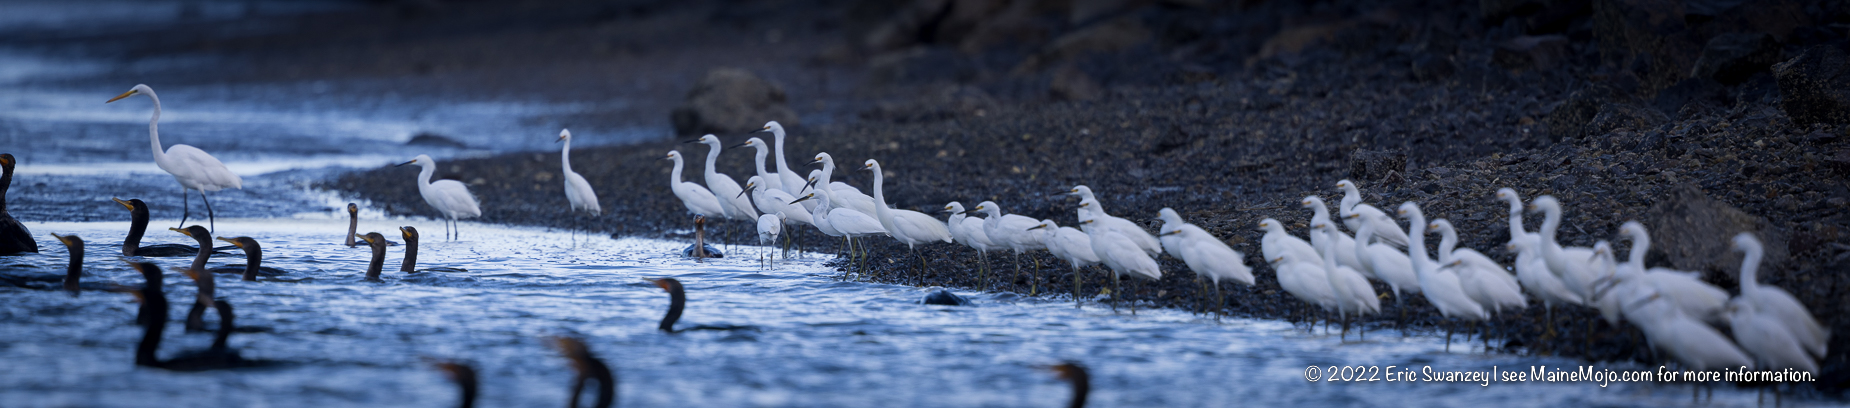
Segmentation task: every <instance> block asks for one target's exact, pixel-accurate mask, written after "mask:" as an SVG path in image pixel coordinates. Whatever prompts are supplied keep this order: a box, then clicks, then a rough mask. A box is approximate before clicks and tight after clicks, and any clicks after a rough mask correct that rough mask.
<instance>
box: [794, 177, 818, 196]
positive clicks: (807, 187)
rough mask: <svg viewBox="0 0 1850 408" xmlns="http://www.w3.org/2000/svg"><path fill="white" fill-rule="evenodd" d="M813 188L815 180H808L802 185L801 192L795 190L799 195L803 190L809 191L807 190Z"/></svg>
mask: <svg viewBox="0 0 1850 408" xmlns="http://www.w3.org/2000/svg"><path fill="white" fill-rule="evenodd" d="M815 187H816V180H815V179H810V180H809V182H808V183H803V189H801V190H797V192H798V193H801V192H803V191H805V190H809V189H811V188H815Z"/></svg>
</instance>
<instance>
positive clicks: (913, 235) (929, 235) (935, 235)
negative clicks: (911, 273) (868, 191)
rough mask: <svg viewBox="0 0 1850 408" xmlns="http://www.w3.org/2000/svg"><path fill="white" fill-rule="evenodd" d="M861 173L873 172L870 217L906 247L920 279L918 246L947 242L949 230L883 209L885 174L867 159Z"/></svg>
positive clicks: (926, 218)
mask: <svg viewBox="0 0 1850 408" xmlns="http://www.w3.org/2000/svg"><path fill="white" fill-rule="evenodd" d="M861 170H864V171H871V172H874V203H875V204H878V205H877V206H875V207H874V216H876V217H879V219H880V227H881V228H884V229H886V233H887V235H888V236H891V237H893V239H897V240H899V242H900V243H903V244H906V249H908V250H911V251H912V256H915V257H918V258H919V273H920V274H921V275H920V276H923V274H924V273H925V269H926V265H925V258H924V257H919V256H918V254H919V251H918V246H919V245H924V244H929V243H932V242H945V243H949V242H951V229H950V227H949V226H946V225H945V224H944V223H943V222H940V221H938V217H933V216H930V215H926V214H925V213H922V212H918V211H912V210H901V209H897V208H890V207H887V204H886V192H885V191H883V190H885V189H886V173H885V172H884V171H882V170H880V162H879V161H876V160H874V159H867V162H865V163H862V164H861Z"/></svg>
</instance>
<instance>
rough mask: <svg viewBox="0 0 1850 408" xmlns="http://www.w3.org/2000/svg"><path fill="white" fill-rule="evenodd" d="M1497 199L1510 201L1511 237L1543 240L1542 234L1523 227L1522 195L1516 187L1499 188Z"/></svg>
mask: <svg viewBox="0 0 1850 408" xmlns="http://www.w3.org/2000/svg"><path fill="white" fill-rule="evenodd" d="M1497 199H1498V200H1504V201H1508V202H1509V203H1510V239H1523V240H1530V241H1541V240H1542V234H1537V233H1533V232H1525V231H1524V230H1523V227H1522V196H1520V195H1517V194H1516V189H1513V188H1509V187H1504V188H1499V189H1497ZM1537 248H1540V247H1537ZM1524 283H1525V284H1526V283H1527V282H1524ZM1525 286H1526V285H1525Z"/></svg>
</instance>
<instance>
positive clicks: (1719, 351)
mask: <svg viewBox="0 0 1850 408" xmlns="http://www.w3.org/2000/svg"><path fill="white" fill-rule="evenodd" d="M1634 294H1635V296H1637V297H1638V298H1637V299H1632V300H1627V302H1628V303H1632V305H1631V306H1628V307H1626V309H1627V310H1637V311H1639V313H1640V314H1642V315H1644V317H1643V318H1639V319H1634V322H1635V323H1637V324H1638V327H1639V328H1641V329H1644V334H1645V338H1646V339H1649V340H1650V341H1651V343H1652V344H1654V345H1656V348H1657V349H1658V350H1665V351H1668V352H1669V354H1670V356H1671V357H1672V358H1675V359H1676V360H1677V361H1678V362H1681V363H1683V365H1684V366H1685V368H1687V369H1692V370H1719V369H1722V368H1734V367H1747V366H1753V365H1754V362H1753V359H1751V358H1748V357H1747V353H1745V352H1742V351H1741V349H1740V347H1736V346H1735V345H1734V342H1732V341H1729V340H1728V337H1726V336H1723V335H1722V334H1721V332H1719V331H1716V330H1715V328H1713V327H1709V325H1706V324H1703V323H1702V322H1699V321H1696V319H1694V318H1691V317H1689V316H1684V315H1683V312H1682V310H1680V309H1678V308H1677V307H1675V306H1673V305H1670V304H1669V301H1668V300H1667V299H1663V298H1662V296H1661V294H1658V293H1655V292H1653V291H1651V290H1649V289H1648V288H1645V290H1642V291H1638V292H1634Z"/></svg>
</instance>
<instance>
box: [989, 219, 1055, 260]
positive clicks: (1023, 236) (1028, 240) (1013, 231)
mask: <svg viewBox="0 0 1850 408" xmlns="http://www.w3.org/2000/svg"><path fill="white" fill-rule="evenodd" d="M1001 222H1002V223H1001V224H1000V225H998V226H997V227H996V230H997V231H998V232H1002V233H1003V234H1006V235H1008V242H1009V246H1010V247H1011V248H1014V249H1015V250H1017V251H1031V250H1036V249H1042V248H1046V247H1047V246H1046V245H1045V244H1042V243H1041V240H1040V239H1039V238H1035V237H1034V236H1033V234H1031V233H1030V232H1032V231H1028V229H1029V228H1034V226H1036V225H1041V222H1040V221H1038V220H1035V219H1033V218H1028V217H1026V216H1021V215H1015V214H1003V215H1002V220H1001ZM991 238H994V237H993V236H992V237H991Z"/></svg>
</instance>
